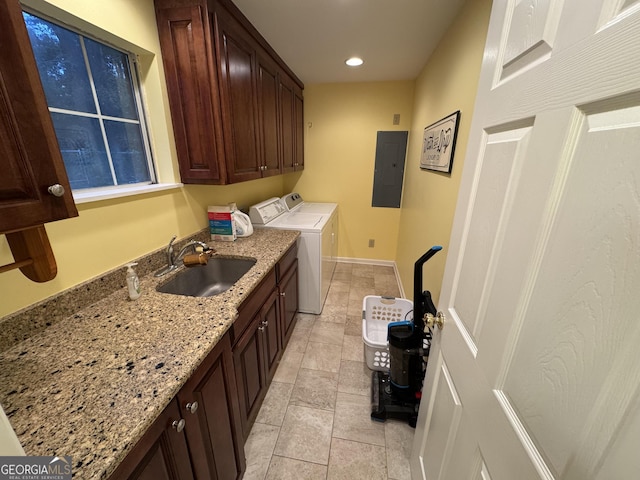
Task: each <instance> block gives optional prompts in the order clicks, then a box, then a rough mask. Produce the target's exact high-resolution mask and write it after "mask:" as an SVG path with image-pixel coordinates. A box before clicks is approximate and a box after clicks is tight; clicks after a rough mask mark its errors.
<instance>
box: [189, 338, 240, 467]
mask: <svg viewBox="0 0 640 480" xmlns="http://www.w3.org/2000/svg"><path fill="white" fill-rule="evenodd" d="M237 398H238V396H237V390H236V385H235V376H234V372H233V358H232V355H231V343H230V341H229V336H228V335H225V336H224V337H223V338H222V339H221V340H220V342H219V343H218V344H217V345H216V346H215V348H214V349H213V351H212V352H211V353H210V354H209V355H208V356H207V358H206V359H205V361H204V362H203V363H202V365H200V367H198V370H196V372H195V373H194V374H193V375H192V377H191V378H190V379H189V381H188V382H187V383H186V384H185V386H184V387H183V388H182V390H180V392H179V393H178V402H179V403H180V410H181V412H182V416H183V417H184V418H185V419H186V421H187V424H186V427H185V432H186V433H187V441H188V443H189V450H190V452H191V458H192V461H193V468H194V471H195V472H196V477H197V478H208V479H219V480H231V479H239V478H241V477H242V474H243V472H244V468H245V459H244V448H243V439H242V438H241V436H242V434H241V430H240V428H241V427H240V410H239V408H238V405H237V402H238V400H237ZM195 402H197V404H196V403H195Z"/></svg>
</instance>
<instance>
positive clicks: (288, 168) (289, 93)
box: [279, 74, 295, 173]
mask: <svg viewBox="0 0 640 480" xmlns="http://www.w3.org/2000/svg"><path fill="white" fill-rule="evenodd" d="M279 80H280V81H279V86H280V92H279V93H280V122H281V128H282V135H281V139H282V171H283V173H288V172H293V171H294V170H295V165H294V163H295V145H294V138H295V123H294V93H293V88H294V86H293V82H292V81H291V79H290V78H289V77H288V76H286V74H281V75H280V79H279Z"/></svg>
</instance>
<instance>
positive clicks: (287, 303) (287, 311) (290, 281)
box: [278, 259, 298, 348]
mask: <svg viewBox="0 0 640 480" xmlns="http://www.w3.org/2000/svg"><path fill="white" fill-rule="evenodd" d="M278 290H279V292H280V319H281V325H282V327H281V330H282V333H281V335H282V347H283V348H284V347H285V346H286V345H287V343H288V342H289V338H291V334H292V333H293V327H295V319H296V313H297V312H298V260H297V259H296V261H295V262H294V263H293V265H292V266H291V267H290V268H289V270H287V272H286V273H285V274H284V275H283V276H282V279H281V280H280V284H279V286H278Z"/></svg>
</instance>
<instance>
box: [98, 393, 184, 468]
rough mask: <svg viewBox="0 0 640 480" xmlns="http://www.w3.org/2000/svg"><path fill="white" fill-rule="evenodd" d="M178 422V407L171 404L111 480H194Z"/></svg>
mask: <svg viewBox="0 0 640 480" xmlns="http://www.w3.org/2000/svg"><path fill="white" fill-rule="evenodd" d="M180 420H181V416H180V410H179V408H178V405H177V403H176V402H175V401H172V402H171V403H170V404H169V405H168V406H167V408H166V409H165V410H164V412H162V413H161V414H160V416H159V417H158V419H157V420H156V421H155V422H154V423H153V425H152V426H151V427H150V428H149V430H148V431H147V433H145V435H144V436H143V437H142V439H141V440H140V441H139V442H138V443H137V444H136V446H135V447H133V450H132V451H131V452H129V454H128V455H127V457H126V458H125V459H124V460H123V461H122V463H121V464H120V465H119V466H118V468H117V469H116V471H115V472H114V473H113V474H112V475H111V476H110V477H109V478H110V480H125V479H127V480H193V479H194V475H193V471H192V469H191V463H190V461H189V450H188V448H187V441H186V439H185V435H184V431H180V432H179V431H178V429H177V422H179V421H180ZM174 422H176V423H175V426H174Z"/></svg>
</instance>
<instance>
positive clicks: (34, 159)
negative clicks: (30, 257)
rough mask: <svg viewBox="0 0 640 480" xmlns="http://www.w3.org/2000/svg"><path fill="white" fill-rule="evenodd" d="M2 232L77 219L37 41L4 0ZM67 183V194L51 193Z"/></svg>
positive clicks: (0, 31) (0, 41)
mask: <svg viewBox="0 0 640 480" xmlns="http://www.w3.org/2000/svg"><path fill="white" fill-rule="evenodd" d="M0 45H2V49H0V170H1V171H2V174H1V175H0V233H5V232H8V231H12V230H21V229H25V228H28V227H32V226H35V225H40V224H43V223H46V222H51V221H53V220H60V219H63V218H68V217H75V216H77V215H78V211H77V209H76V207H75V203H74V202H73V197H72V195H71V187H70V186H69V181H68V179H67V174H66V171H65V168H64V162H63V160H62V155H61V153H60V148H59V146H58V142H57V140H56V135H55V131H54V129H53V123H52V122H51V117H50V115H49V110H48V108H47V104H46V100H45V96H44V91H43V89H42V84H41V83H40V77H39V75H38V70H37V68H36V63H35V59H34V57H33V52H32V50H31V42H30V41H29V36H28V34H27V29H26V27H25V24H24V20H23V19H22V10H21V8H20V4H19V2H17V1H15V0H0ZM56 184H58V185H61V186H62V187H63V188H64V194H62V196H60V197H57V196H55V195H52V194H50V193H49V192H48V188H49V187H50V186H53V185H56Z"/></svg>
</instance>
